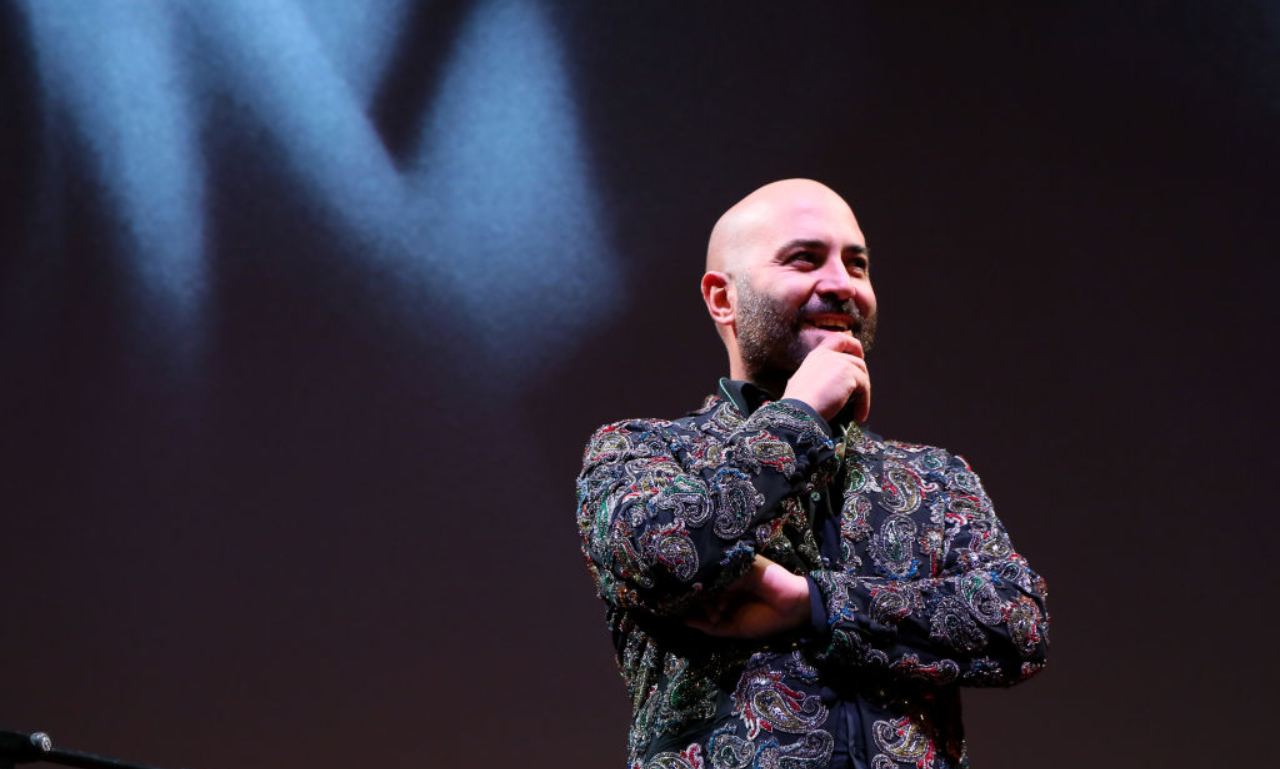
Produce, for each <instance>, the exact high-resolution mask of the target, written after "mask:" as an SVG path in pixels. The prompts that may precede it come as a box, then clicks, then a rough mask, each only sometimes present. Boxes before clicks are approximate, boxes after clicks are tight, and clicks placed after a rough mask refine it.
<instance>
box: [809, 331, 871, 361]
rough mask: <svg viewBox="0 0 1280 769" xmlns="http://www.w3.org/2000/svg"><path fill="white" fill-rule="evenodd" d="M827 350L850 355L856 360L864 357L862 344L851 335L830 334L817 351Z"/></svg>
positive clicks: (819, 344) (820, 343)
mask: <svg viewBox="0 0 1280 769" xmlns="http://www.w3.org/2000/svg"><path fill="white" fill-rule="evenodd" d="M823 348H826V349H828V350H835V351H836V352H843V353H848V354H849V355H853V356H854V357H856V358H862V357H863V351H862V342H861V341H859V340H858V338H857V337H855V336H852V335H850V334H828V335H827V336H826V337H824V338H823V340H822V341H821V342H819V343H818V346H817V347H815V348H814V349H815V350H819V349H823Z"/></svg>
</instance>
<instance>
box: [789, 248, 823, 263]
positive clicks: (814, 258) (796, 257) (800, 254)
mask: <svg viewBox="0 0 1280 769" xmlns="http://www.w3.org/2000/svg"><path fill="white" fill-rule="evenodd" d="M818 259H819V257H818V255H817V254H816V253H814V252H813V251H797V252H795V253H794V254H792V255H791V260H792V261H794V262H809V263H811V264H817V263H818Z"/></svg>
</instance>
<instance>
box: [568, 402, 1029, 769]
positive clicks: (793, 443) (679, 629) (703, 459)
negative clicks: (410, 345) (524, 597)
mask: <svg viewBox="0 0 1280 769" xmlns="http://www.w3.org/2000/svg"><path fill="white" fill-rule="evenodd" d="M829 430H830V428H829V427H828V425H827V423H826V422H825V421H824V420H822V418H821V417H819V416H818V415H817V414H816V413H814V412H813V411H812V410H811V409H809V408H808V406H807V405H806V404H803V403H800V402H798V401H791V400H782V401H777V402H771V403H766V404H765V405H763V406H762V407H760V408H758V409H756V410H754V411H753V412H752V413H751V414H750V416H746V415H744V414H743V411H742V410H741V409H739V408H738V407H737V406H736V405H735V404H734V403H733V402H732V401H730V400H728V399H725V398H721V397H719V396H712V397H710V398H708V399H707V401H706V403H705V404H704V405H703V407H702V408H701V409H699V410H697V411H695V412H693V413H692V414H690V415H688V416H686V417H684V418H682V419H678V420H674V421H666V420H650V419H644V420H626V421H622V422H616V423H613V424H610V425H606V426H604V427H602V428H600V429H599V430H597V431H596V433H595V434H594V435H593V436H592V437H591V440H590V442H589V444H588V445H587V447H586V451H585V454H584V458H583V469H582V473H581V475H580V476H579V478H578V513H577V520H578V528H579V532H580V535H581V540H582V548H583V552H584V553H585V555H586V556H587V564H588V568H589V570H590V571H591V574H592V576H593V578H594V580H595V583H596V588H597V591H598V593H599V595H600V597H601V598H602V599H603V600H604V601H605V603H606V606H607V611H606V616H607V621H608V624H609V627H610V630H611V631H612V634H613V641H614V645H615V647H616V649H617V654H618V662H619V666H620V668H621V672H622V677H623V680H624V682H625V683H626V687H627V690H628V693H629V695H630V697H631V700H632V707H633V717H632V724H631V729H630V732H629V738H628V761H629V766H630V767H631V768H632V769H640V768H642V767H643V769H658V768H661V769H704V768H705V767H708V766H709V767H712V769H746V768H747V767H788V768H790V769H800V768H801V767H806V768H808V767H812V768H813V769H817V767H825V766H827V765H828V762H829V761H830V760H831V755H832V746H833V737H832V731H833V725H832V723H829V721H832V722H834V717H833V716H832V711H833V707H832V706H833V704H834V703H836V702H838V701H844V702H846V703H851V704H852V706H854V707H856V708H857V713H858V717H859V720H860V725H861V726H860V728H861V730H862V734H861V735H858V736H857V740H858V741H859V742H860V743H861V744H862V745H863V746H864V748H863V749H864V750H865V753H864V754H863V756H862V758H863V759H864V762H865V764H866V765H867V766H869V767H871V769H894V768H896V767H905V766H912V767H918V768H919V769H929V768H930V767H939V768H940V767H953V766H965V765H967V761H966V758H965V749H964V739H963V734H962V731H961V724H960V713H959V693H958V686H959V685H978V686H1007V685H1010V684H1013V683H1016V682H1018V681H1021V680H1023V679H1025V678H1027V677H1029V676H1031V675H1033V674H1034V673H1035V672H1037V671H1038V670H1039V669H1040V668H1041V667H1042V666H1043V663H1044V657H1045V651H1046V646H1047V632H1048V615H1047V613H1046V610H1045V605H1044V596H1045V585H1044V581H1043V580H1042V579H1041V578H1040V577H1039V576H1038V575H1037V574H1036V573H1035V572H1033V571H1032V570H1031V569H1030V567H1029V566H1028V565H1027V562H1026V561H1025V560H1024V559H1023V558H1022V557H1021V556H1019V555H1018V554H1017V553H1016V552H1015V551H1014V549H1013V547H1012V545H1011V544H1010V541H1009V538H1008V536H1007V534H1006V533H1005V530H1004V528H1003V526H1002V525H1001V523H1000V521H999V520H998V519H997V518H996V516H995V513H994V511H993V510H992V507H991V503H990V501H989V499H988V498H987V495H986V493H985V492H984V491H983V488H982V485H981V483H980V482H979V480H978V477H977V476H976V475H975V474H974V473H973V471H972V470H971V469H970V468H969V465H968V464H967V463H966V462H965V460H963V459H962V458H960V457H958V456H955V455H952V454H949V453H948V452H946V451H944V450H942V449H938V448H932V447H929V446H921V445H914V444H907V443H901V442H897V441H887V440H883V439H881V438H879V437H878V436H876V435H874V434H872V433H869V432H863V431H861V430H860V429H859V428H857V427H856V426H855V427H853V428H852V429H851V430H849V431H848V432H847V433H846V434H845V435H844V436H843V438H842V439H841V440H839V441H836V440H832V438H831V436H830V435H829ZM833 482H838V483H840V484H842V486H843V487H842V488H835V487H832V484H833ZM828 491H830V493H832V494H833V495H835V496H833V497H832V498H833V499H834V500H836V504H837V505H839V516H838V525H839V538H840V543H839V547H838V552H839V554H840V555H839V558H838V559H831V558H829V557H828V558H826V559H825V562H824V558H823V555H822V553H821V551H820V548H819V546H818V543H817V541H816V540H815V535H814V529H813V516H814V510H815V502H817V501H818V500H819V499H821V498H822V494H824V493H827V492H828ZM756 553H760V554H762V555H764V556H766V557H768V558H770V559H772V560H774V561H776V562H778V563H780V564H782V565H783V566H786V567H787V568H789V569H790V570H792V571H793V572H796V573H799V574H804V575H807V577H808V578H809V579H810V585H811V589H812V588H813V587H816V588H817V594H816V596H815V617H817V619H816V620H815V627H813V628H805V629H802V630H799V631H797V632H796V633H794V634H792V635H789V636H786V637H780V638H773V639H769V640H768V641H767V642H760V641H752V642H748V641H725V640H723V639H711V638H708V637H707V636H705V635H702V634H700V633H698V632H696V631H694V630H692V629H690V628H688V627H687V626H686V625H684V623H683V622H681V620H680V618H681V616H682V615H684V614H686V613H688V612H689V611H690V610H691V609H692V608H693V607H695V605H696V604H697V603H698V602H699V601H701V600H703V599H705V598H706V597H707V596H709V595H713V594H715V592H716V591H718V590H721V589H723V588H724V587H726V586H727V585H729V584H730V583H732V582H733V581H734V580H736V579H737V578H738V577H740V576H741V575H743V574H744V573H745V572H746V571H747V569H748V568H749V566H750V564H751V562H752V559H753V558H754V556H755V554H756ZM818 599H820V603H818Z"/></svg>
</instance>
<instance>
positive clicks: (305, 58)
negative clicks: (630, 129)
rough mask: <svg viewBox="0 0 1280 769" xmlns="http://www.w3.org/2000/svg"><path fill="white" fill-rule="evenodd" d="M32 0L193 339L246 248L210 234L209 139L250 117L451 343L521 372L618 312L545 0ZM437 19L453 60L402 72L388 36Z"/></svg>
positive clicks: (421, 318)
mask: <svg viewBox="0 0 1280 769" xmlns="http://www.w3.org/2000/svg"><path fill="white" fill-rule="evenodd" d="M23 8H24V13H25V16H26V19H27V22H28V25H29V27H30V30H31V34H32V37H33V38H34V40H35V44H34V45H35V49H36V51H37V62H38V68H39V72H40V77H41V79H42V81H43V88H44V92H45V93H46V94H48V96H47V99H46V103H45V109H46V112H47V115H46V121H45V122H46V125H49V126H68V127H70V128H71V130H73V131H74V132H75V135H76V137H77V139H78V143H77V144H76V145H74V146H78V147H83V148H84V149H83V150H82V151H83V152H85V153H86V154H87V155H88V156H89V157H91V159H92V162H91V163H89V164H88V165H89V167H90V173H92V174H93V176H94V178H95V179H96V181H97V183H98V184H99V185H100V186H101V188H102V190H103V197H104V198H105V199H106V200H107V201H108V202H109V205H108V206H107V210H108V211H109V212H110V215H111V216H112V217H114V219H115V223H116V227H117V229H118V230H119V231H121V232H124V233H126V234H127V238H128V241H127V242H126V243H123V244H122V245H121V246H120V247H119V248H118V249H116V251H115V253H118V254H120V255H121V256H119V257H118V258H120V259H123V260H127V261H128V262H129V266H130V269H131V275H132V276H133V277H132V280H133V281H134V283H135V284H136V285H135V288H136V289H137V291H136V293H135V295H134V296H133V297H132V300H133V301H135V302H140V303H142V304H143V305H144V306H143V307H142V308H135V309H141V311H142V312H141V313H140V314H141V315H143V316H145V317H157V315H158V316H159V317H162V318H163V319H164V321H165V322H164V323H163V324H162V325H163V326H164V327H165V328H166V329H167V330H168V334H169V338H168V340H167V344H166V346H167V347H168V348H169V349H170V351H171V352H174V353H175V354H176V353H177V351H179V350H186V351H191V350H199V349H200V348H201V344H202V342H201V339H202V337H203V335H204V334H205V333H206V325H207V324H206V323H205V322H204V321H205V318H206V315H207V310H208V308H209V306H210V304H211V303H212V304H215V305H216V303H217V302H218V301H219V298H218V297H216V296H211V295H210V287H209V286H210V284H209V281H208V280H207V275H208V273H209V271H210V269H211V267H210V265H209V264H208V261H209V260H215V259H218V258H220V256H225V255H220V254H219V253H217V252H215V251H211V250H209V249H208V248H207V246H206V243H207V242H208V239H207V237H206V235H207V233H206V232H205V226H204V220H203V211H204V208H205V205H206V201H205V199H204V187H205V182H206V176H207V175H208V174H209V172H210V169H207V168H206V167H205V162H206V161H205V160H204V158H205V156H206V155H207V154H208V153H206V152H205V151H204V150H205V147H204V146H203V145H202V142H206V143H207V142H210V141H220V142H225V141H227V136H228V135H238V136H241V137H245V136H249V137H255V138H253V139H252V140H253V141H256V142H259V143H261V144H265V145H266V146H268V147H269V156H270V158H271V159H272V160H273V161H274V162H276V163H277V164H278V165H279V169H278V172H279V173H281V174H282V175H283V176H284V177H285V179H286V180H287V183H288V184H289V185H291V186H296V187H297V188H299V192H300V193H301V195H302V196H303V197H305V198H307V199H309V200H310V201H311V202H312V204H313V209H314V210H317V211H320V212H323V214H322V215H323V217H324V218H325V222H324V226H325V227H327V228H329V229H331V230H334V231H336V233H337V235H338V238H339V239H340V241H341V243H342V249H341V250H342V252H343V253H345V254H346V255H347V256H348V258H350V259H352V260H354V261H356V262H357V263H358V265H359V266H360V267H361V268H362V269H365V270H368V271H373V272H379V273H383V274H386V273H390V274H392V275H393V276H394V278H395V280H394V282H395V283H396V284H397V288H396V290H395V291H394V292H393V293H392V296H390V297H387V301H389V302H392V303H394V304H396V305H398V306H399V310H398V312H397V313H396V317H398V318H400V319H401V320H402V321H403V325H404V326H406V327H408V328H409V329H410V330H411V331H412V333H415V334H423V335H429V336H430V338H431V340H432V341H433V343H435V344H436V348H437V349H439V347H440V345H439V342H440V340H441V339H445V340H446V343H445V345H444V347H445V348H446V349H447V348H448V347H449V346H450V345H453V346H455V347H457V348H458V349H459V350H462V349H465V350H466V351H468V357H474V355H475V353H476V352H480V353H481V354H480V356H479V357H480V359H481V363H482V365H487V367H490V368H491V369H492V372H493V373H497V374H511V373H514V372H515V371H523V370H526V369H527V367H528V366H529V365H530V364H532V363H535V362H537V361H546V360H553V359H556V358H559V357H560V356H563V355H566V354H568V352H569V351H571V350H572V349H573V348H574V344H573V342H572V341H571V340H572V339H573V337H574V334H575V332H577V331H579V330H581V329H582V328H583V327H584V326H585V325H586V324H587V323H589V322H591V321H593V320H595V319H597V318H598V317H599V316H600V315H601V314H602V313H603V312H604V311H605V309H606V307H605V305H604V301H603V297H605V296H607V295H608V294H609V293H610V290H611V288H612V287H613V286H615V285H616V283H617V281H618V274H617V273H618V270H617V268H616V265H615V264H614V260H613V259H612V256H611V254H612V249H611V248H610V245H609V242H608V236H607V227H606V226H605V224H604V223H603V218H602V217H603V213H602V211H601V210H600V209H599V207H598V205H597V199H596V198H597V196H596V191H595V185H594V183H593V180H592V174H591V170H590V168H589V163H588V159H587V155H586V153H585V152H584V149H583V147H582V136H581V133H580V130H579V123H578V117H577V115H576V110H575V104H574V97H573V90H572V87H571V84H570V82H569V78H568V74H567V70H566V67H565V64H564V62H563V57H562V52H561V50H560V41H559V39H558V38H557V34H556V29H555V26H554V25H553V24H552V23H551V20H550V19H549V18H548V14H547V11H546V9H544V8H543V7H542V6H541V5H540V4H539V3H537V2H515V1H514V0H485V1H484V2H480V3H476V4H473V5H458V4H444V5H440V4H433V5H428V6H425V7H424V6H419V7H418V8H417V9H416V10H415V11H414V13H412V14H411V13H410V12H409V11H410V7H409V6H408V5H407V4H405V3H391V4H383V5H380V6H378V8H377V10H376V11H375V10H370V9H367V8H365V9H361V10H356V9H355V7H354V6H352V5H350V4H347V3H338V2H330V3H320V4H316V3H307V4H303V3H299V2H279V3H273V4H270V5H265V6H264V5H262V4H261V3H257V2H249V1H248V0H227V1H226V2H219V3H212V4H198V5H196V4H186V3H147V4H109V5H99V4H92V5H88V6H85V5H83V4H79V3H68V2H56V1H55V2H43V1H41V2H27V3H26V4H25V5H24V6H23ZM424 8H425V9H433V8H438V9H439V10H438V12H432V13H427V12H426V10H424ZM463 9H465V10H463ZM406 22H412V23H409V24H406ZM433 22H434V23H438V24H440V25H441V29H439V30H438V31H437V32H436V33H435V34H433V35H431V36H429V37H428V38H427V39H428V41H429V42H430V44H432V45H435V46H438V47H439V48H440V50H436V51H428V52H425V54H426V55H424V56H423V60H424V61H432V62H440V65H439V66H437V67H434V68H431V67H424V68H423V69H422V70H420V71H419V73H418V74H413V73H412V72H411V73H410V76H405V75H404V74H403V73H400V74H399V75H398V78H399V79H398V81H397V82H395V83H391V84H389V85H387V86H384V85H383V78H384V76H385V73H386V69H387V66H388V64H389V62H388V56H387V54H386V52H387V51H389V50H394V49H396V47H397V46H396V45H394V43H395V42H396V41H397V38H398V37H399V36H401V35H403V34H405V29H408V30H410V31H414V32H421V25H422V24H429V23H433ZM86 62H94V63H95V66H85V63H86ZM406 77H407V79H406ZM406 93H410V94H413V95H414V96H415V97H416V100H417V103H416V104H413V103H410V104H406V105H404V108H403V110H401V111H397V110H398V108H397V107H396V105H395V104H394V103H392V102H389V101H388V99H389V98H391V96H394V95H396V94H401V95H403V94H406ZM197 97H199V98H197ZM209 104H212V105H214V106H212V107H210V106H208V105H209ZM215 115H216V118H215V117H214V116H215ZM406 120H408V121H409V122H406ZM50 204H51V203H49V202H48V201H46V203H45V205H50ZM273 256H274V255H273V254H271V253H262V254H255V255H254V258H258V259H272V258H273ZM588 275H589V276H590V277H589V278H588V277H587V276H588ZM440 322H444V323H445V324H447V326H448V328H447V329H442V328H437V327H433V325H432V324H433V323H437V324H438V323H440ZM495 381H499V382H500V381H502V377H497V378H495Z"/></svg>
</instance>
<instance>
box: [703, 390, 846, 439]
mask: <svg viewBox="0 0 1280 769" xmlns="http://www.w3.org/2000/svg"><path fill="white" fill-rule="evenodd" d="M719 391H720V397H721V398H724V399H725V400H727V401H729V402H730V403H732V404H733V405H734V406H737V408H738V411H741V412H742V415H743V416H744V417H749V416H751V415H752V414H753V413H755V410H756V409H758V408H760V407H761V406H763V405H764V404H766V403H769V402H770V401H775V400H778V398H777V397H776V396H774V394H773V393H771V392H769V391H768V390H766V389H764V388H763V387H761V386H760V385H758V384H756V383H754V382H748V381H745V380H742V379H729V378H728V377H720V387H719ZM817 418H818V419H821V417H817ZM827 424H828V425H829V427H828V430H829V434H831V435H839V434H840V430H841V428H843V427H844V426H845V425H853V419H852V414H851V413H850V412H849V411H848V410H846V411H841V412H840V413H839V414H837V415H836V416H835V418H834V419H832V420H831V421H830V422H827Z"/></svg>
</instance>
